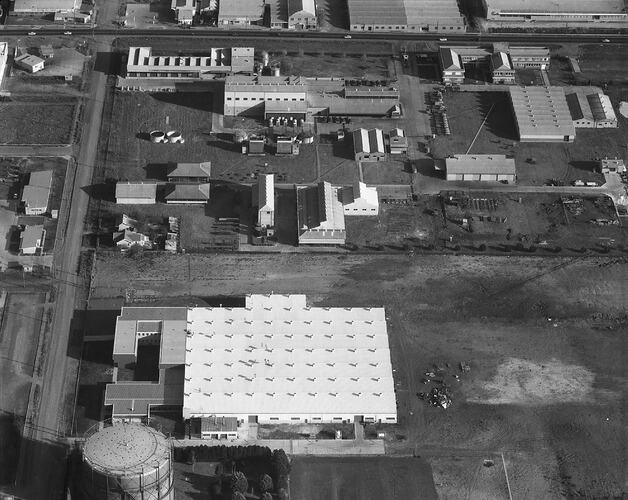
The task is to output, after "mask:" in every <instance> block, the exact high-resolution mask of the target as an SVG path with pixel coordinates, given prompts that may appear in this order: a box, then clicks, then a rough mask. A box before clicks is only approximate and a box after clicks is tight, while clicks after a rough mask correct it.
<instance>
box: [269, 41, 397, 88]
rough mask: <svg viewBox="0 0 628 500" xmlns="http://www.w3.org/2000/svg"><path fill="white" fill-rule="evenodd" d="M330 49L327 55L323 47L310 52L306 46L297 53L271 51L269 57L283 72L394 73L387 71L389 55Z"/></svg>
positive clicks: (373, 76)
mask: <svg viewBox="0 0 628 500" xmlns="http://www.w3.org/2000/svg"><path fill="white" fill-rule="evenodd" d="M334 50H335V52H333V53H332V54H330V55H327V54H326V53H325V51H324V50H323V49H321V50H320V52H318V53H312V52H311V50H308V49H305V50H303V52H301V53H297V54H290V53H289V54H288V55H283V53H275V54H271V61H272V62H273V63H275V64H277V63H278V64H279V65H280V67H281V72H282V74H284V75H301V76H312V77H314V76H317V77H321V76H325V77H328V76H340V77H343V76H344V77H354V78H365V79H371V80H380V79H385V80H387V79H389V78H394V74H390V72H389V66H388V61H389V60H390V58H389V57H375V56H361V55H358V54H345V53H342V52H337V51H338V47H336V48H335V49H334Z"/></svg>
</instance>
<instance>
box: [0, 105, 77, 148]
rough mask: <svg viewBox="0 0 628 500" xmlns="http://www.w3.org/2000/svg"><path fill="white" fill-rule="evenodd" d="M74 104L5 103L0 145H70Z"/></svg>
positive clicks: (0, 130)
mask: <svg viewBox="0 0 628 500" xmlns="http://www.w3.org/2000/svg"><path fill="white" fill-rule="evenodd" d="M75 106H76V105H75V103H66V104H54V103H52V102H47V103H37V104H25V103H4V104H3V106H2V120H3V124H4V126H3V127H2V128H1V129H0V144H69V143H71V142H72V138H71V132H72V127H73V123H74V109H75Z"/></svg>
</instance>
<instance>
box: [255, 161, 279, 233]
mask: <svg viewBox="0 0 628 500" xmlns="http://www.w3.org/2000/svg"><path fill="white" fill-rule="evenodd" d="M253 207H255V208H256V210H257V224H258V225H260V226H261V227H264V228H271V227H274V226H275V176H274V174H261V175H259V176H258V179H257V186H255V187H254V188H253Z"/></svg>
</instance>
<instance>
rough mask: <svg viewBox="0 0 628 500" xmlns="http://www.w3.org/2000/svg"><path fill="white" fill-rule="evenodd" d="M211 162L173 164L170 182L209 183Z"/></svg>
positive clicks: (169, 167) (169, 174)
mask: <svg viewBox="0 0 628 500" xmlns="http://www.w3.org/2000/svg"><path fill="white" fill-rule="evenodd" d="M211 168H212V162H211V161H204V162H201V163H171V164H169V166H168V182H188V183H194V182H196V183H207V182H209V178H210V176H211Z"/></svg>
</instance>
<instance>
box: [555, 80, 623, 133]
mask: <svg viewBox="0 0 628 500" xmlns="http://www.w3.org/2000/svg"><path fill="white" fill-rule="evenodd" d="M567 104H568V105H569V111H570V112H571V117H572V119H573V124H574V126H575V127H576V128H617V115H616V114H615V110H614V109H613V105H612V104H611V100H610V98H609V97H608V96H607V95H605V94H604V93H602V91H601V90H600V89H598V88H595V87H572V88H571V90H569V91H567Z"/></svg>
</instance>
